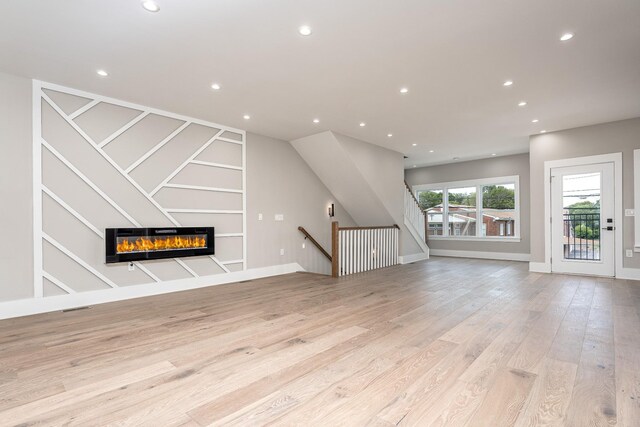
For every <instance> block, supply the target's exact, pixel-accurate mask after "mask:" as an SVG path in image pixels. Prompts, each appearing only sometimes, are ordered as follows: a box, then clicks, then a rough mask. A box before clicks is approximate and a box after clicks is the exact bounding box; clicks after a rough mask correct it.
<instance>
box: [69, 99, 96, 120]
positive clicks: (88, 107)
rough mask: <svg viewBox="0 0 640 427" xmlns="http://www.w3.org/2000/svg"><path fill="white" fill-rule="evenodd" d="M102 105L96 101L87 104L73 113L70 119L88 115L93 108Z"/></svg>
mask: <svg viewBox="0 0 640 427" xmlns="http://www.w3.org/2000/svg"><path fill="white" fill-rule="evenodd" d="M99 103H100V101H99V100H97V99H94V100H93V101H91V102H88V103H87V104H85V105H83V106H82V107H80V108H78V109H77V110H76V111H74V112H73V113H71V114H69V118H70V119H71V120H73V119H75V118H76V117H78V116H80V115H82V114H84V113H86V112H87V111H89V110H90V109H92V108H93V107H95V106H96V105H98V104H99Z"/></svg>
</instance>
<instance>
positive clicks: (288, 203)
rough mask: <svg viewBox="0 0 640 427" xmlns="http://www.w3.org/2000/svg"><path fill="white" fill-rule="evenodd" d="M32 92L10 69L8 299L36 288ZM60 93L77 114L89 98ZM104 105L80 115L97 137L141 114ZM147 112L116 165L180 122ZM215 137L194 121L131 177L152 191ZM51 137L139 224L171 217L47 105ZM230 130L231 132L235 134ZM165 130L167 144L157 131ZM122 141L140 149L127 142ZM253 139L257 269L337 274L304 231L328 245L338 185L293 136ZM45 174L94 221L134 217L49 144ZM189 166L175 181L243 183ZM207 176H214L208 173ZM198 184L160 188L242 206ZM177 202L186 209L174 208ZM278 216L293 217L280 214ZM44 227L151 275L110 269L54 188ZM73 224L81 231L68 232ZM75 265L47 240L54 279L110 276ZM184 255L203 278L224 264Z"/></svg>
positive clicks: (1, 265)
mask: <svg viewBox="0 0 640 427" xmlns="http://www.w3.org/2000/svg"><path fill="white" fill-rule="evenodd" d="M31 92H32V91H31V81H30V80H28V79H25V78H20V77H15V76H10V75H7V74H0V94H1V96H0V120H1V122H0V123H1V126H0V162H2V163H1V166H2V167H1V168H0V173H1V174H2V175H0V177H1V180H0V195H1V197H2V198H1V199H0V200H2V209H0V212H1V214H0V215H2V216H1V218H2V219H3V220H4V224H7V225H8V226H7V227H6V230H5V234H4V235H3V237H6V238H8V239H11V240H12V241H15V242H17V243H15V244H13V245H11V246H7V245H0V301H9V300H16V299H24V298H30V297H32V296H33V262H32V256H33V238H32V228H33V221H32V203H33V202H32V201H33V191H32V167H31V165H32V155H31V152H32V138H31V119H32V111H31V99H32V93H31ZM51 96H52V97H54V96H55V97H56V99H55V102H56V103H58V104H59V105H60V106H61V107H62V108H63V110H64V109H65V108H66V109H68V110H69V111H72V110H73V109H75V107H77V105H78V102H79V101H78V100H77V99H73V98H70V97H65V96H62V95H60V94H51ZM98 107H100V108H98ZM98 107H95V108H96V110H95V111H93V110H90V111H93V112H92V114H87V115H86V116H80V117H79V118H78V119H77V122H78V123H79V124H82V126H81V127H83V128H84V129H86V131H87V133H89V134H90V136H92V137H95V139H97V140H100V139H101V138H103V137H105V136H106V135H108V134H109V133H110V130H111V129H112V128H113V126H115V128H116V129H117V128H118V127H119V125H118V123H121V122H123V121H124V122H126V121H127V120H129V119H130V118H131V117H132V115H134V114H135V112H134V113H132V112H131V111H127V110H126V109H122V108H114V107H110V106H108V105H104V106H103V105H102V104H100V105H99V106H98ZM146 120H147V119H144V120H143V121H141V122H140V123H141V124H145V126H146V128H145V126H140V127H139V128H136V127H134V128H132V129H131V130H130V131H127V133H125V134H123V136H122V137H121V138H122V139H121V140H120V141H114V142H113V143H111V144H109V145H108V146H107V147H106V151H108V154H109V155H110V156H111V157H112V158H113V159H114V161H116V162H117V163H119V164H121V165H122V166H126V165H127V164H130V162H131V161H132V159H135V158H136V156H133V157H131V156H130V154H131V152H132V151H136V150H138V151H140V153H144V152H145V151H146V150H148V148H150V147H149V146H145V147H141V146H140V145H145V144H147V145H148V144H149V142H150V141H153V140H154V139H153V138H154V132H160V131H161V130H162V132H165V133H166V132H170V131H171V130H170V129H172V128H173V127H174V124H172V123H170V122H171V121H170V120H169V121H167V120H165V119H162V118H159V117H150V119H149V120H150V121H149V122H146ZM135 129H137V130H135ZM209 134H210V130H209V129H207V128H204V127H200V126H193V127H189V128H187V129H186V130H185V131H183V133H181V134H180V135H178V137H179V139H178V140H177V141H175V143H170V144H167V146H165V147H163V148H162V149H161V150H159V151H158V152H157V153H156V154H154V156H152V157H150V158H149V159H148V160H147V162H148V164H147V162H145V163H144V164H143V165H142V166H140V167H139V168H137V169H135V170H134V171H133V172H132V173H131V175H132V177H134V178H135V180H136V181H138V182H139V183H140V184H141V185H142V187H143V188H145V189H146V190H149V189H151V188H153V183H154V182H155V181H157V179H158V177H155V176H154V174H155V173H156V172H157V171H158V170H164V171H165V172H166V171H167V170H168V171H169V172H170V171H171V170H173V169H175V165H173V164H174V163H175V162H176V156H181V155H183V154H184V153H183V152H190V151H191V152H192V151H193V148H194V147H197V146H198V144H200V145H201V143H202V141H203V139H207V138H208V135H209ZM43 135H44V136H45V138H46V139H47V141H48V142H49V143H50V144H51V145H52V146H54V147H55V148H56V149H57V150H58V151H61V152H63V154H64V155H65V157H67V158H68V159H69V160H70V161H71V162H72V163H73V164H74V165H76V167H78V168H79V169H81V170H82V172H83V173H84V174H86V175H88V176H89V177H90V179H92V181H94V182H95V183H96V184H98V185H99V187H101V188H103V190H104V191H106V192H107V193H108V194H109V195H110V196H112V198H114V199H117V200H116V202H117V203H118V204H121V205H126V207H127V208H128V209H127V210H131V213H132V215H133V216H134V217H135V218H136V219H138V220H139V222H143V223H154V224H156V223H157V224H159V225H163V224H165V221H167V220H166V218H164V217H162V215H159V213H158V211H157V209H155V208H153V207H152V206H149V205H148V202H147V201H145V200H142V199H140V197H139V194H137V195H136V194H135V191H131V188H130V185H129V184H128V183H126V182H122V180H121V179H120V178H118V176H117V174H114V173H113V169H112V170H109V168H107V167H105V166H106V165H105V164H104V162H102V161H101V160H100V158H95V152H92V151H93V150H92V149H89V150H85V149H86V148H87V144H86V141H84V142H83V140H80V139H79V138H78V135H77V133H75V131H74V130H73V129H72V128H71V127H69V126H68V125H67V124H66V123H65V122H64V121H63V120H61V118H60V116H59V115H57V113H55V111H53V110H52V109H51V108H50V107H48V106H46V107H45V108H43ZM225 136H226V135H225ZM229 136H230V137H232V135H229ZM155 137H156V139H155V140H156V141H158V139H157V137H158V135H155ZM178 137H176V138H178ZM172 142H173V141H172ZM112 144H113V145H112ZM216 144H217V142H216ZM227 145H228V146H224V143H223V142H221V145H219V146H217V147H215V149H213V150H209V149H208V150H209V151H205V152H203V153H202V155H201V157H199V158H201V159H203V160H209V161H213V162H216V161H217V162H221V163H231V164H234V163H233V162H234V161H237V159H236V158H237V153H236V152H235V151H234V147H239V146H237V145H235V144H227ZM124 146H127V147H129V148H130V149H131V150H125V149H122V147H124ZM246 146H247V236H248V238H247V252H248V254H247V261H248V267H249V268H256V267H265V266H272V265H281V264H287V263H291V262H298V263H299V264H300V265H301V266H302V267H303V268H305V269H307V270H309V271H315V272H325V273H326V272H328V271H330V264H329V262H328V261H327V260H326V259H325V258H324V257H323V256H322V255H321V254H320V253H319V251H317V250H316V249H315V248H314V247H312V246H311V245H309V244H306V248H305V249H303V248H302V243H303V240H304V239H303V237H302V235H301V234H300V233H299V231H298V230H297V227H298V226H299V225H302V226H304V227H305V228H307V229H308V230H309V231H310V232H311V233H312V234H313V235H314V236H315V237H316V238H317V239H318V240H319V241H320V242H321V243H322V244H323V245H324V246H325V248H327V249H328V248H329V244H328V240H329V237H330V232H329V230H330V225H329V218H328V215H327V205H328V204H329V203H331V202H335V201H334V199H333V197H332V195H331V193H330V192H329V191H328V190H327V188H326V187H325V186H324V185H323V184H322V183H321V182H320V180H319V179H318V177H317V176H316V175H315V174H314V173H313V172H312V171H311V170H310V169H309V168H308V166H307V165H306V163H305V162H304V161H303V160H302V159H301V158H300V157H299V156H298V154H297V153H296V152H295V150H294V149H293V148H292V147H291V145H290V144H289V143H288V142H285V141H279V140H275V139H271V138H266V137H263V136H260V135H255V134H249V135H247V143H246ZM140 153H137V155H139V154H140ZM207 156H209V157H207ZM216 156H223V157H222V158H221V157H216ZM179 163H180V162H178V164H179ZM154 165H155V167H154ZM172 165H173V166H172ZM189 167H191V166H189ZM214 169H215V168H214ZM43 170H44V172H43V175H44V180H45V182H46V183H47V184H48V186H50V187H51V189H52V190H54V192H55V193H56V194H57V195H59V196H61V197H62V196H64V197H63V199H65V201H67V202H68V203H69V204H73V205H74V206H72V207H74V209H76V210H78V211H81V212H80V213H81V214H82V215H83V216H84V217H85V218H87V219H90V220H91V222H93V221H95V222H96V224H95V225H96V227H98V228H99V229H100V228H103V227H104V226H105V225H106V224H109V225H111V226H119V225H122V226H128V225H130V224H129V223H128V221H127V220H126V219H125V218H124V217H122V216H121V215H119V214H118V213H117V212H114V210H113V208H111V207H110V206H103V205H102V204H104V200H100V198H99V197H96V195H95V194H92V192H91V190H90V189H89V188H88V187H86V184H84V183H82V182H81V181H80V180H79V179H78V178H77V177H75V176H74V175H72V174H70V173H69V172H68V170H66V169H65V167H64V165H62V164H61V163H60V161H59V160H57V159H56V158H55V157H54V156H52V155H51V153H49V152H47V151H46V150H43ZM183 172H184V173H182V172H181V174H179V175H178V176H177V177H176V180H175V182H179V183H184V184H196V185H208V186H218V187H229V186H233V185H235V184H236V181H237V179H236V177H235V176H232V174H228V173H226V172H224V171H217V170H215V171H207V172H206V173H205V172H202V173H199V172H198V171H191V170H190V169H185V170H184V171H183ZM208 173H213V175H211V176H209V175H207V174H208ZM165 176H166V173H165ZM203 177H204V178H203ZM119 179H120V180H119ZM198 179H204V181H203V182H195V181H193V180H198ZM118 180H119V181H118ZM232 188H233V187H232ZM192 191H194V190H182V192H181V193H179V192H175V191H174V189H163V190H161V191H160V192H158V194H157V198H158V200H160V201H162V204H165V203H171V205H172V207H182V206H183V205H185V206H186V205H189V204H191V203H195V202H198V203H203V205H198V206H186V207H191V208H212V206H220V205H221V204H225V206H224V207H221V208H222V209H232V208H234V207H235V206H236V205H237V203H238V200H237V197H234V196H235V195H234V194H231V195H228V194H227V195H225V194H218V193H203V194H199V196H198V197H193V196H194V195H193V194H191V193H190V192H192ZM186 193H189V194H186ZM200 196H202V197H200ZM211 197H213V198H211ZM94 199H95V200H94ZM100 203H102V204H100ZM174 204H175V205H176V206H173V205H174ZM123 207H125V206H123ZM240 207H241V206H240ZM336 210H337V212H338V218H340V221H341V222H343V223H345V224H349V225H353V220H352V219H351V218H350V217H349V216H348V215H346V214H344V210H343V209H342V208H341V207H340V206H339V205H338V206H336ZM258 213H263V218H264V219H263V220H262V221H258V220H257V216H258V215H257V214H258ZM276 213H279V214H283V215H284V218H285V220H284V221H282V222H276V221H274V214H276ZM175 216H176V217H178V216H180V221H181V222H182V223H183V224H185V225H190V224H191V223H196V222H200V223H201V221H202V219H201V218H198V217H197V215H196V216H194V215H191V214H175ZM219 220H220V221H221V222H218V220H216V221H215V225H216V227H218V225H220V226H221V228H223V229H222V230H218V229H217V230H216V231H217V232H238V231H241V229H240V230H237V229H236V228H237V227H238V224H241V221H240V222H239V223H238V221H235V220H231V221H226V220H225V219H223V218H219ZM208 222H209V221H208ZM227 222H228V223H227ZM225 228H226V229H225ZM43 229H44V231H45V232H47V234H49V235H51V236H52V237H54V238H55V239H56V240H58V241H63V240H64V241H63V242H62V243H63V244H64V245H65V246H67V247H68V248H69V249H71V250H72V251H73V252H74V253H76V254H78V255H81V257H82V258H83V259H84V260H85V261H86V262H87V263H89V264H90V265H91V266H93V267H94V268H95V269H96V270H98V271H99V272H100V273H102V274H104V275H105V276H107V277H108V278H109V279H111V280H113V281H114V282H116V283H117V284H118V285H120V286H131V285H136V284H141V283H147V282H149V281H150V280H149V278H148V277H146V276H145V275H144V274H143V273H142V272H141V271H140V270H138V269H136V271H135V272H134V273H129V272H127V271H126V266H122V265H110V266H105V265H104V263H103V259H104V258H103V252H102V251H103V248H102V245H103V243H102V241H101V239H99V238H98V236H97V235H96V234H95V233H93V232H91V231H90V230H89V229H88V228H86V227H84V226H83V225H82V224H81V223H79V221H78V220H77V219H75V218H73V217H72V216H71V215H70V214H68V212H67V211H65V210H64V209H62V208H61V207H60V206H59V205H58V204H57V203H55V201H53V199H51V198H50V197H49V196H46V195H45V196H44V197H43ZM68 230H73V231H74V232H73V233H65V231H68ZM240 240H241V239H238V238H227V240H225V241H224V242H223V239H219V242H217V243H219V244H217V249H218V248H219V249H220V251H218V250H217V255H218V253H220V255H221V256H226V259H237V258H238V257H241V255H240V254H241V246H239V245H238V242H239V241H240ZM280 249H284V250H285V254H284V255H280ZM69 261H70V260H69V259H67V258H65V255H64V254H62V253H61V252H60V251H59V250H57V249H56V248H54V247H53V246H51V245H50V244H49V243H47V242H45V243H44V263H45V267H46V268H47V270H52V272H53V273H55V274H54V276H60V277H58V278H59V279H61V280H62V279H64V280H63V282H68V284H72V288H73V289H74V290H76V291H77V292H83V291H89V290H96V289H105V288H106V286H105V284H104V283H102V282H100V281H99V280H97V279H96V278H95V276H93V275H91V274H89V273H87V271H86V270H84V269H83V268H82V267H80V266H79V265H77V264H74V263H70V262H69ZM185 262H186V263H187V264H188V265H189V266H190V267H191V268H192V269H193V270H195V271H196V272H198V273H199V274H200V275H208V274H216V273H220V272H221V270H219V268H218V267H217V266H215V265H214V264H213V263H212V262H211V260H209V259H206V257H197V258H185ZM144 265H145V266H147V268H149V270H151V271H152V272H153V273H154V274H156V275H157V276H158V277H160V279H162V280H172V279H177V278H186V277H190V276H189V275H188V274H185V273H186V272H185V271H184V270H183V271H181V270H180V267H179V266H177V265H176V264H175V262H173V261H171V260H163V261H157V262H146V263H144ZM61 266H64V267H61ZM62 293H64V292H63V291H61V290H60V289H59V288H57V287H55V286H54V285H53V284H52V283H49V282H48V281H47V280H45V296H49V295H60V294H62Z"/></svg>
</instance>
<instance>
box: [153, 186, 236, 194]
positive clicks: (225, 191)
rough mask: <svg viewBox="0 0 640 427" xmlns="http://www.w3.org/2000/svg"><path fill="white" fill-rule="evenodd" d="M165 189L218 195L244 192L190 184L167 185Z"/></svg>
mask: <svg viewBox="0 0 640 427" xmlns="http://www.w3.org/2000/svg"><path fill="white" fill-rule="evenodd" d="M163 187H164V188H180V189H183V190H201V191H213V192H218V193H240V194H242V190H234V189H231V188H217V187H205V186H202V185H189V184H171V183H168V184H165V185H164V186H163Z"/></svg>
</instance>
